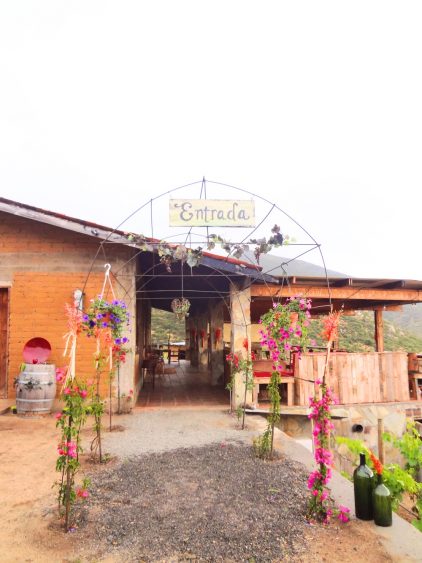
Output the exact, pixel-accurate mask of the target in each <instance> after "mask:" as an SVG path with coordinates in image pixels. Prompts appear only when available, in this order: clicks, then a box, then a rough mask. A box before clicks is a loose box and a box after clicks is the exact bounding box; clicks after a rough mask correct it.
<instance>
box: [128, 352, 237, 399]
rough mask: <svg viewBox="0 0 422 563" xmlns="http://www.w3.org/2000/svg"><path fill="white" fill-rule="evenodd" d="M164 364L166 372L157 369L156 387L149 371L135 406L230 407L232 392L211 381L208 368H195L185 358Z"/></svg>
mask: <svg viewBox="0 0 422 563" xmlns="http://www.w3.org/2000/svg"><path fill="white" fill-rule="evenodd" d="M164 368H165V370H164V374H162V373H160V371H158V372H157V373H156V376H155V385H154V387H153V381H152V377H151V375H150V374H147V375H146V378H145V382H144V385H143V387H142V389H141V391H140V393H139V397H138V401H137V403H136V408H141V409H146V408H147V409H148V408H152V409H156V408H164V409H168V408H174V407H182V408H184V407H202V408H204V407H226V408H229V406H230V399H229V397H230V396H229V392H228V391H227V390H226V389H225V388H224V386H223V385H218V386H212V385H211V376H210V374H209V373H208V370H207V369H206V368H192V367H191V365H190V363H189V362H188V361H185V360H181V361H180V364H177V363H172V364H166V365H165V366H164ZM169 368H170V369H169ZM166 371H172V372H174V373H166Z"/></svg>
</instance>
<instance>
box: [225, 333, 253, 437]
mask: <svg viewBox="0 0 422 563" xmlns="http://www.w3.org/2000/svg"><path fill="white" fill-rule="evenodd" d="M243 348H244V349H245V356H246V357H245V358H244V357H243V355H241V354H227V356H226V360H227V361H228V362H229V364H230V365H231V378H230V381H229V382H228V383H227V385H226V389H228V390H229V391H230V408H231V406H232V392H233V387H234V380H235V376H236V374H237V373H242V374H243V378H244V379H243V383H244V385H245V399H244V405H243V409H242V430H243V429H244V428H245V403H246V395H247V392H248V391H251V390H252V388H253V364H252V362H253V360H254V359H255V355H254V353H253V352H251V353H249V341H248V339H247V338H245V339H244V340H243ZM239 418H240V417H239Z"/></svg>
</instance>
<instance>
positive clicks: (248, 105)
mask: <svg viewBox="0 0 422 563" xmlns="http://www.w3.org/2000/svg"><path fill="white" fill-rule="evenodd" d="M421 27H422V3H421V2H420V0H416V1H402V2H399V1H395V2H390V1H388V0H382V1H371V0H364V1H358V0H354V1H353V2H351V1H349V2H345V1H341V0H334V1H331V2H327V1H315V0H312V1H309V2H307V1H299V0H297V1H282V0H278V1H265V0H261V1H260V2H258V1H255V2H250V1H248V0H239V1H238V0H212V1H200V0H192V1H185V0H177V1H176V0H167V1H164V0H163V1H159V0H154V1H149V2H146V1H132V2H129V1H118V2H117V1H114V2H107V1H104V0H101V1H98V2H97V1H88V0H83V1H75V0H72V1H68V0H67V1H66V2H63V1H60V0H51V1H47V0H37V1H31V2H24V1H14V2H13V1H10V0H9V1H7V0H6V1H4V2H2V3H1V4H0V195H1V196H3V197H7V198H10V199H13V200H16V201H20V202H22V203H27V204H32V205H37V206H39V207H44V208H47V209H51V210H53V211H60V212H64V213H67V214H69V215H74V216H76V217H80V218H83V219H88V220H93V221H96V222H99V223H103V224H106V225H109V226H116V225H117V224H118V223H120V221H121V220H122V219H124V218H125V217H126V216H127V215H129V214H130V213H131V212H132V211H133V210H134V209H135V208H137V207H138V206H139V205H141V204H142V203H144V202H145V201H146V200H149V199H150V198H151V197H154V196H155V195H158V194H160V193H162V192H164V191H167V190H169V189H172V188H175V187H177V186H179V185H181V184H185V183H188V182H192V181H196V180H200V179H201V178H202V177H203V176H205V177H206V178H207V179H209V180H216V181H220V182H225V183H228V184H234V185H236V186H239V187H241V188H244V189H247V190H250V191H252V192H254V193H257V194H259V195H261V196H264V197H266V198H267V199H269V200H270V201H272V202H275V203H276V204H278V205H279V206H280V207H281V208H283V209H284V210H285V211H287V212H288V213H289V214H291V215H292V216H293V217H294V218H295V219H296V220H298V221H299V222H300V223H302V224H303V225H304V226H305V227H306V229H307V230H308V231H309V232H310V233H311V234H312V235H313V236H314V237H315V239H317V241H318V242H320V243H322V248H323V252H324V256H325V259H326V262H327V266H328V267H329V268H331V269H334V270H338V271H342V272H346V273H349V274H351V275H355V276H368V277H383V276H385V277H392V278H394V277H397V278H413V279H420V280H421V279H422V256H421V242H422V235H421V232H422V221H421V218H422V205H421V203H422V191H421V187H422V166H421V155H422V65H421V58H422V33H421V31H420V30H421ZM231 195H233V194H231ZM156 221H157V227H156V228H157V231H159V230H160V228H161V229H162V231H163V236H164V235H165V234H166V233H168V232H169V228H168V226H167V216H166V214H165V213H164V214H159V216H157V218H156ZM160 222H161V223H162V224H160ZM277 222H278V223H280V224H281V227H282V230H283V231H285V226H284V224H283V223H282V221H281V220H280V221H277ZM139 223H140V224H139V225H136V224H133V223H132V224H131V228H132V230H136V229H137V230H138V231H139V232H143V233H145V234H148V232H147V231H148V229H146V228H145V224H142V221H141V219H140V220H139ZM234 238H236V236H235V235H234ZM316 258H317V257H316ZM313 261H315V262H316V263H317V260H313Z"/></svg>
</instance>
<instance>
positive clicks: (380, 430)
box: [378, 418, 385, 465]
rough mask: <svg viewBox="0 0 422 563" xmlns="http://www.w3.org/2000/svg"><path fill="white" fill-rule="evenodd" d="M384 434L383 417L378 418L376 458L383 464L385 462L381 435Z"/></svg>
mask: <svg viewBox="0 0 422 563" xmlns="http://www.w3.org/2000/svg"><path fill="white" fill-rule="evenodd" d="M383 434H384V419H383V418H379V419H378V458H379V460H380V462H381V463H382V464H383V465H384V463H385V448H384V440H383V439H382V435H383Z"/></svg>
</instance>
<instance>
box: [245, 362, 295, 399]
mask: <svg viewBox="0 0 422 563" xmlns="http://www.w3.org/2000/svg"><path fill="white" fill-rule="evenodd" d="M252 365H253V372H254V378H253V380H254V386H253V390H252V402H253V404H254V405H257V404H258V393H259V386H260V385H265V384H266V385H268V384H269V382H270V381H271V373H272V372H273V365H274V362H273V361H272V360H254V361H253V362H252ZM258 374H259V375H258ZM280 383H283V384H284V383H285V384H286V385H287V406H288V407H291V406H293V404H294V384H295V379H294V377H293V370H290V369H289V368H288V367H287V366H286V369H285V370H283V371H281V372H280Z"/></svg>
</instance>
